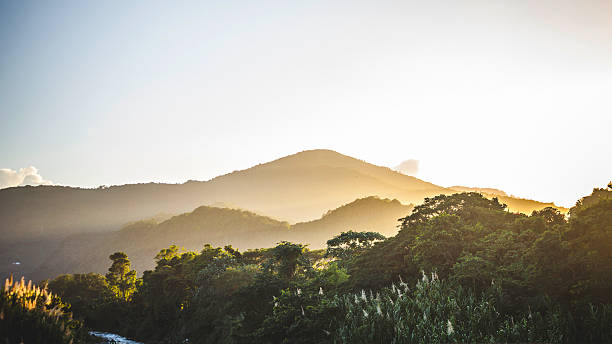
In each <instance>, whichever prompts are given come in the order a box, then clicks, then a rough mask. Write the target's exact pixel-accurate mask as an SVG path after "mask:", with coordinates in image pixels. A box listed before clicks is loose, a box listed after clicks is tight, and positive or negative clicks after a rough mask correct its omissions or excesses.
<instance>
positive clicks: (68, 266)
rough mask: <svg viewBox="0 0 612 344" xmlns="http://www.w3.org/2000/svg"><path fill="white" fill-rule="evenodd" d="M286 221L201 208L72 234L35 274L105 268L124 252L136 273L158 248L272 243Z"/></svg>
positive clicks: (284, 228) (284, 229)
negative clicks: (113, 256)
mask: <svg viewBox="0 0 612 344" xmlns="http://www.w3.org/2000/svg"><path fill="white" fill-rule="evenodd" d="M288 231H289V224H288V223H287V222H281V221H277V220H274V219H271V218H269V217H265V216H260V215H256V214H253V213H251V212H248V211H243V210H237V209H227V208H216V207H207V206H202V207H199V208H197V209H195V210H194V211H192V212H190V213H185V214H181V215H178V216H174V217H172V218H170V219H169V220H166V221H163V222H161V223H156V222H155V221H151V220H145V221H138V222H134V223H132V224H130V225H128V226H125V227H124V228H122V229H121V230H119V231H116V232H111V233H90V234H77V235H72V236H70V237H69V238H67V239H66V240H64V242H63V243H62V245H61V246H60V247H59V249H58V250H56V251H55V252H54V253H53V254H52V255H51V256H50V257H49V259H47V260H46V261H45V263H44V264H43V265H42V267H41V268H40V269H39V270H38V271H37V272H36V273H35V277H36V278H45V277H52V276H55V275H57V274H60V273H68V272H88V271H95V272H100V273H102V272H104V271H105V270H106V269H107V268H108V262H109V260H108V256H109V255H110V254H112V253H113V252H117V251H123V252H126V253H127V254H128V255H129V257H130V259H131V260H132V264H133V266H134V267H135V268H136V269H137V270H138V271H140V272H142V271H144V270H145V269H151V268H152V267H153V265H154V261H153V258H154V257H155V255H156V254H157V253H158V252H159V250H160V249H162V248H166V247H168V246H170V245H177V246H179V247H183V248H185V249H186V250H200V249H202V247H203V246H204V244H207V243H210V244H212V245H216V246H223V245H227V244H232V245H234V247H238V248H241V249H245V248H254V247H268V246H272V245H274V244H275V243H276V241H278V240H279V238H283V237H286V235H287V232H288Z"/></svg>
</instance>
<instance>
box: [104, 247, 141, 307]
mask: <svg viewBox="0 0 612 344" xmlns="http://www.w3.org/2000/svg"><path fill="white" fill-rule="evenodd" d="M108 258H109V259H110V260H112V261H113V263H112V264H111V266H110V268H108V273H107V274H106V280H107V281H108V284H109V285H110V287H111V290H112V291H113V292H114V293H115V295H116V296H118V297H120V298H121V299H122V300H125V301H129V300H130V297H131V295H132V294H133V293H134V291H136V271H135V270H131V269H130V260H129V258H128V256H127V254H125V253H123V252H115V253H113V254H111V255H110V256H109V257H108Z"/></svg>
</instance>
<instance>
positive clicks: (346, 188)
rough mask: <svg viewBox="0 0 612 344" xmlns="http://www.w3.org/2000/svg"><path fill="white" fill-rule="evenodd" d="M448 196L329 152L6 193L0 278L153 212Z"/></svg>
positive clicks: (267, 210)
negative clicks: (155, 179)
mask: <svg viewBox="0 0 612 344" xmlns="http://www.w3.org/2000/svg"><path fill="white" fill-rule="evenodd" d="M449 173H452V172H449ZM453 192H455V191H453V190H451V189H446V188H443V187H440V186H437V185H434V184H431V183H428V182H425V181H422V180H420V179H417V178H415V177H410V176H407V175H404V174H401V173H398V172H395V171H393V170H391V169H389V168H387V167H381V166H376V165H372V164H369V163H367V162H365V161H362V160H358V159H355V158H351V157H349V156H346V155H342V154H340V153H337V152H334V151H331V150H311V151H304V152H300V153H297V154H293V155H290V156H287V157H284V158H281V159H278V160H274V161H272V162H268V163H265V164H260V165H257V166H254V167H251V168H249V169H246V170H242V171H235V172H232V173H229V174H226V175H223V176H219V177H216V178H214V179H212V180H209V181H203V182H199V181H189V182H187V183H184V184H155V183H149V184H132V185H122V186H111V187H104V188H98V189H81V188H72V187H63V186H37V187H16V188H9V189H3V190H0V236H1V237H2V242H0V252H1V253H0V273H2V274H6V273H8V272H11V271H14V272H16V273H25V274H27V273H29V272H31V271H34V270H36V269H37V268H38V266H39V265H40V264H41V263H42V262H43V261H44V260H45V259H46V257H47V256H48V255H49V254H51V253H52V252H53V251H54V250H55V249H57V248H58V245H59V244H60V243H61V242H62V240H63V239H64V238H66V237H67V236H69V235H72V234H86V233H103V232H112V231H116V230H117V229H119V228H121V227H122V226H123V225H124V224H126V223H130V222H133V221H138V220H140V219H143V218H149V217H152V216H154V215H155V214H159V213H171V214H181V213H185V212H189V211H191V210H193V209H195V208H197V207H199V206H202V205H211V204H231V205H232V206H231V208H240V209H249V210H250V211H252V212H254V213H256V214H265V215H266V216H270V217H272V218H276V219H278V220H284V221H289V222H291V223H295V222H304V221H310V220H313V219H317V218H319V217H320V216H321V214H323V213H324V212H325V211H326V210H328V209H334V208H336V207H338V206H339V205H341V204H346V203H349V202H351V201H353V200H355V199H357V198H363V197H368V196H372V195H375V196H379V197H381V198H389V199H397V200H399V201H400V202H402V203H404V204H409V203H414V204H417V203H421V202H422V201H423V198H425V197H431V196H435V195H438V194H440V193H453ZM500 199H501V200H502V201H504V202H506V203H508V205H509V206H510V208H511V209H512V210H516V211H523V212H527V213H529V212H531V211H532V210H534V209H541V208H543V207H545V206H547V205H548V204H544V203H539V202H535V201H528V200H517V199H513V198H510V197H508V198H503V199H502V198H500ZM16 262H19V263H20V264H19V265H15V264H13V263H16Z"/></svg>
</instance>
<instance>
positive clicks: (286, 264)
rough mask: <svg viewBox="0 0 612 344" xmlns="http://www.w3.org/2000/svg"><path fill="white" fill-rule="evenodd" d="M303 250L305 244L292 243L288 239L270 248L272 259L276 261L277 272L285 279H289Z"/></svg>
mask: <svg viewBox="0 0 612 344" xmlns="http://www.w3.org/2000/svg"><path fill="white" fill-rule="evenodd" d="M305 250H306V246H305V245H302V244H294V243H291V242H288V241H282V242H280V243H279V244H278V245H277V246H276V247H275V248H274V249H273V250H272V252H273V254H274V259H275V260H276V262H277V263H278V274H279V275H280V276H282V277H283V278H285V279H291V278H292V277H293V275H294V274H295V271H296V268H297V266H298V263H299V262H300V258H302V257H303V254H304V251H305Z"/></svg>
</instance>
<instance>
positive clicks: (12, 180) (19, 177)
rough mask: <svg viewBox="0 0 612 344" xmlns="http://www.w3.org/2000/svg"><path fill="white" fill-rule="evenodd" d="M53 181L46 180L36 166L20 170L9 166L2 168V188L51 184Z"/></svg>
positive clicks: (0, 172)
mask: <svg viewBox="0 0 612 344" xmlns="http://www.w3.org/2000/svg"><path fill="white" fill-rule="evenodd" d="M51 184H53V182H51V181H50V180H45V179H44V178H43V177H42V176H41V175H40V174H38V169H37V168H36V167H34V166H29V167H24V168H20V169H19V171H15V170H11V169H9V168H0V189H4V188H10V187H13V186H20V185H51Z"/></svg>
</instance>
